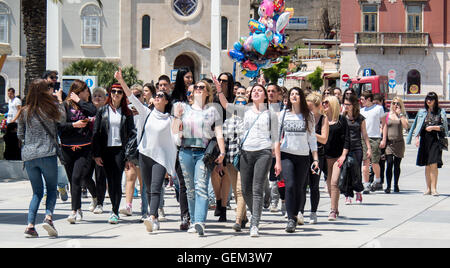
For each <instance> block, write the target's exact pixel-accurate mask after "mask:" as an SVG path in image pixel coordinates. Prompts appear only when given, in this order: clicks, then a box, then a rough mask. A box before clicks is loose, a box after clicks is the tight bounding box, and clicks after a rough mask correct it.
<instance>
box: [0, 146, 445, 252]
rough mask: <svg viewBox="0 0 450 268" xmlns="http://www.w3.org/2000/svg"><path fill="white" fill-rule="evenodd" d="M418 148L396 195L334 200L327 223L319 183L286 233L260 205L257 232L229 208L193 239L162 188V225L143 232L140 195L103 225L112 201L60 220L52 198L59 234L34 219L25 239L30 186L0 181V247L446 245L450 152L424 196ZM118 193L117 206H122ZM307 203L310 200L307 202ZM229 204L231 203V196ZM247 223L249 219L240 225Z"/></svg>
mask: <svg viewBox="0 0 450 268" xmlns="http://www.w3.org/2000/svg"><path fill="white" fill-rule="evenodd" d="M416 155H417V149H416V148H415V147H414V146H411V145H408V146H407V151H406V158H405V159H403V162H402V175H401V179H400V189H401V193H398V194H395V193H391V194H385V193H384V192H383V191H378V192H376V193H371V194H369V195H364V196H363V204H362V205H356V204H353V205H350V206H346V205H345V204H344V198H343V197H341V200H340V208H339V210H340V217H339V219H338V221H337V222H329V221H328V220H327V218H328V212H329V207H330V199H329V197H328V194H327V193H326V192H325V188H324V187H323V186H324V182H323V181H322V182H321V186H322V187H321V200H320V205H319V211H318V223H317V224H315V225H310V224H308V222H309V210H308V209H309V204H308V205H307V208H306V209H307V211H306V212H305V222H306V224H305V225H303V226H299V227H297V231H296V232H295V233H293V234H288V233H286V232H285V231H284V228H285V226H286V220H285V218H284V217H282V216H281V213H280V212H278V213H271V212H269V211H268V210H264V212H263V216H262V221H261V225H260V235H261V236H260V237H259V238H251V237H250V236H249V230H248V228H246V229H244V231H243V232H241V233H236V232H234V231H233V230H232V229H231V227H232V225H233V223H234V222H233V220H234V210H228V213H227V217H228V222H226V223H219V222H217V219H218V217H214V216H213V211H211V210H210V211H209V214H208V221H207V223H206V235H205V236H204V237H198V236H197V235H196V234H188V233H186V232H183V231H180V230H179V224H180V223H179V207H178V203H177V201H176V199H175V192H174V191H173V190H169V191H167V192H166V198H165V200H166V206H165V211H166V214H167V218H168V221H166V222H161V230H160V231H157V232H155V233H151V234H149V233H147V232H146V230H145V226H144V225H143V224H140V223H139V218H140V215H139V212H140V211H138V210H137V208H139V207H140V199H134V203H133V207H134V208H135V212H134V215H133V216H131V217H121V220H120V223H119V224H118V225H110V224H108V223H107V220H108V217H109V210H110V209H111V205H110V203H109V199H108V198H106V200H105V213H104V214H102V215H95V214H93V213H91V212H89V211H87V208H88V206H89V202H90V198H88V199H83V210H84V211H83V213H84V219H83V221H82V222H81V223H78V224H75V225H71V224H69V223H68V222H67V220H66V218H67V216H68V215H69V213H70V209H71V206H70V199H69V200H68V201H66V202H62V201H61V200H60V199H58V201H57V205H56V209H55V215H54V224H55V227H56V228H57V230H58V232H59V237H58V238H56V239H52V238H49V237H48V235H47V232H46V231H45V230H44V229H43V228H42V225H41V224H39V225H37V231H38V233H39V235H40V237H39V238H37V239H26V238H24V236H23V232H24V230H25V227H26V219H27V212H28V205H29V202H30V199H31V195H32V194H31V193H32V191H31V185H30V183H29V182H28V181H23V180H22V181H20V180H19V181H18V180H1V181H0V247H6V248H10V247H13V248H17V247H32V248H67V247H170V248H247V247H249V248H273V247H289V248H292V247H298V248H305V247H310V248H311V247H312V248H321V247H351V248H358V247H369V248H370V247H450V231H449V230H450V198H449V196H450V175H449V174H450V165H449V164H450V161H449V160H450V154H449V153H448V152H444V155H443V160H444V167H443V168H442V169H440V170H439V182H438V191H439V192H440V193H441V195H440V196H439V197H433V196H424V195H423V191H424V190H425V179H424V168H419V167H416V166H415V159H416ZM124 203H125V202H124V199H122V206H123V205H124ZM307 203H309V199H308V201H307ZM231 205H232V208H233V209H234V207H235V203H234V201H232V203H231ZM42 208H43V206H42V205H41V209H40V210H39V213H40V215H39V217H38V221H37V222H42V220H43V218H44V216H43V215H42V213H44V210H43V209H42ZM247 227H248V225H247Z"/></svg>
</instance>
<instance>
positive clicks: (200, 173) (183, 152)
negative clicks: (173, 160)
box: [179, 148, 210, 223]
mask: <svg viewBox="0 0 450 268" xmlns="http://www.w3.org/2000/svg"><path fill="white" fill-rule="evenodd" d="M204 156H205V150H201V149H199V150H197V149H194V150H192V149H190V148H182V149H180V153H179V158H180V165H181V169H182V171H183V176H184V180H185V182H186V191H187V199H188V207H189V214H190V216H191V222H192V223H205V222H206V216H207V214H208V184H209V179H210V172H209V171H208V169H207V168H206V166H205V163H204V162H203V157H204Z"/></svg>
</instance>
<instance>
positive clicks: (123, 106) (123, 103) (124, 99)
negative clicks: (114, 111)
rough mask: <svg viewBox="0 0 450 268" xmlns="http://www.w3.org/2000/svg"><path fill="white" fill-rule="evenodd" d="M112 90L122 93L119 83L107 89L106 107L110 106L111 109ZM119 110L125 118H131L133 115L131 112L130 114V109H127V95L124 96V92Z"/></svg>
mask: <svg viewBox="0 0 450 268" xmlns="http://www.w3.org/2000/svg"><path fill="white" fill-rule="evenodd" d="M113 88H117V89H121V90H122V91H123V88H122V86H121V85H120V84H119V83H115V84H113V85H112V86H111V87H110V88H109V89H108V97H107V98H106V101H105V103H106V105H110V106H111V107H112V98H111V90H112V89H113ZM120 108H121V109H122V113H123V114H124V115H126V116H131V115H133V112H131V110H130V108H128V103H127V95H125V92H123V93H122V100H121V101H120Z"/></svg>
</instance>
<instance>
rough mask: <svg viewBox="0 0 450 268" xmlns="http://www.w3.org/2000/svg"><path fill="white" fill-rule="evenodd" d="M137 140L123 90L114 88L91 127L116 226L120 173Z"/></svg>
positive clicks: (97, 158) (127, 162) (118, 87)
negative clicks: (134, 141)
mask: <svg viewBox="0 0 450 268" xmlns="http://www.w3.org/2000/svg"><path fill="white" fill-rule="evenodd" d="M133 139H136V131H135V127H134V121H133V114H132V112H131V110H130V109H129V108H128V105H127V97H126V96H124V92H123V89H122V86H121V85H120V84H113V85H112V86H111V88H110V90H109V92H108V98H107V100H106V105H105V106H103V107H101V108H100V109H98V111H97V116H96V120H95V125H94V138H93V148H94V160H95V162H96V164H97V165H98V166H101V167H103V168H104V170H105V172H106V177H107V180H108V193H109V197H110V199H111V203H112V213H111V215H110V218H109V220H108V222H109V223H111V224H117V223H119V207H120V201H121V199H122V186H121V182H122V173H123V171H124V168H125V166H129V165H133V164H132V163H131V162H130V161H131V160H132V159H130V158H131V155H130V154H131V152H130V151H129V149H130V148H131V146H130V145H131V143H132V141H133Z"/></svg>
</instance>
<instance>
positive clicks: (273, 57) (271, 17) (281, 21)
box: [228, 0, 294, 78]
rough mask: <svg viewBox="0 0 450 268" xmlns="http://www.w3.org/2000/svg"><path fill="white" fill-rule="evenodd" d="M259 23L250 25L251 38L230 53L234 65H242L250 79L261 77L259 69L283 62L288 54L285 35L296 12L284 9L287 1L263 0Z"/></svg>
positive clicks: (242, 40)
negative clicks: (235, 63)
mask: <svg viewBox="0 0 450 268" xmlns="http://www.w3.org/2000/svg"><path fill="white" fill-rule="evenodd" d="M258 14H259V17H260V19H259V20H254V19H251V20H250V21H249V22H248V27H249V29H250V36H248V37H241V38H240V40H239V41H238V42H236V43H234V46H233V47H234V49H232V50H230V51H229V52H228V55H229V56H230V58H231V59H232V60H233V61H236V62H239V63H240V65H241V68H242V73H243V74H244V75H245V76H247V77H250V78H254V77H256V76H258V73H259V70H260V69H267V68H270V67H272V66H273V65H275V64H277V63H280V62H281V61H282V59H281V56H287V55H288V54H289V48H288V47H287V46H286V43H287V38H286V35H285V34H284V31H285V29H286V27H287V26H288V24H289V19H290V18H292V16H294V9H293V8H285V3H284V0H263V2H262V3H261V5H260V6H259V10H258Z"/></svg>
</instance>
